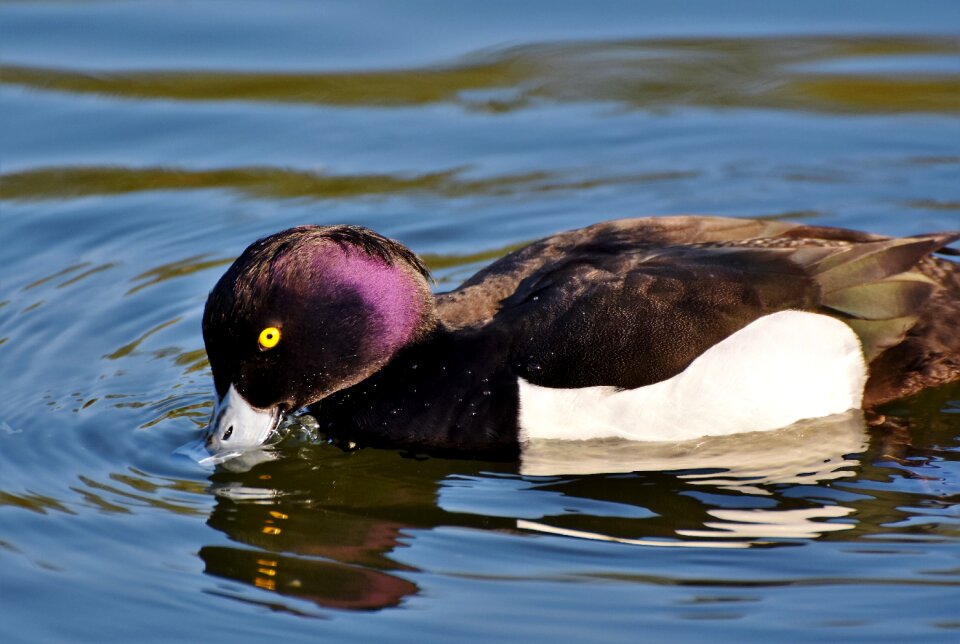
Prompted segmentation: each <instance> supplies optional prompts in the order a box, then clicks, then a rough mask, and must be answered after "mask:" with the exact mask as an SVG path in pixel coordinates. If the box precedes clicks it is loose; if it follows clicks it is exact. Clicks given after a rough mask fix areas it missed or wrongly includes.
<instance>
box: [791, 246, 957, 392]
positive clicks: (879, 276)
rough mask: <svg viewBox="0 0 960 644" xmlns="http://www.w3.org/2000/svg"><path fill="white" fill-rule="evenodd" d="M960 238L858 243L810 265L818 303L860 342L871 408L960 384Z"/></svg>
mask: <svg viewBox="0 0 960 644" xmlns="http://www.w3.org/2000/svg"><path fill="white" fill-rule="evenodd" d="M958 239H960V232H948V233H936V234H930V235H919V236H916V237H906V238H900V239H887V240H882V241H875V242H867V243H862V244H857V245H854V246H851V247H848V248H845V249H843V250H840V251H838V252H834V253H830V254H829V255H827V256H826V257H824V258H822V259H818V260H816V261H815V262H813V263H812V265H811V266H810V268H811V274H812V275H813V277H814V279H815V281H816V282H817V284H818V285H819V287H820V303H821V305H822V306H823V307H824V308H825V309H826V310H827V311H829V312H830V313H832V314H834V315H835V316H836V317H839V318H840V319H842V320H843V321H844V322H846V323H847V324H848V325H849V326H850V327H851V328H852V329H853V330H854V332H855V333H856V334H857V336H858V337H859V338H860V341H861V343H862V345H863V349H864V354H865V355H866V358H867V360H868V362H870V367H871V369H870V371H871V378H870V382H869V383H868V385H867V394H866V400H865V403H866V406H874V405H877V404H881V403H883V402H886V401H889V400H894V399H896V398H902V397H904V396H908V395H911V394H912V393H915V392H917V391H919V390H920V389H923V388H925V387H930V386H935V385H938V384H944V383H947V382H951V381H953V380H958V379H960V265H958V264H957V263H955V262H952V261H949V260H945V259H938V258H935V257H932V255H933V254H934V253H941V254H952V255H956V254H960V253H958V252H957V251H956V250H954V249H952V248H947V245H948V244H950V243H952V242H955V241H957V240H958Z"/></svg>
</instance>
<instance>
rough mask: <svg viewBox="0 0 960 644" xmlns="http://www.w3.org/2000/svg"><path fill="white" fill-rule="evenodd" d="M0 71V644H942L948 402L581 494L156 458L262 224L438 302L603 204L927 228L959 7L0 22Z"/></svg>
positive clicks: (601, 214)
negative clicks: (349, 229)
mask: <svg viewBox="0 0 960 644" xmlns="http://www.w3.org/2000/svg"><path fill="white" fill-rule="evenodd" d="M0 63H2V70H0V240H2V243H0V383H2V388H3V396H2V397H0V606H2V618H0V639H2V640H3V641H5V642H52V641H97V642H99V641H138V642H147V641H171V640H174V639H181V640H185V641H194V640H203V641H253V640H262V639H267V638H272V639H276V640H278V641H317V640H330V641H371V640H389V641H423V640H424V639H428V640H441V641H501V640H520V639H523V640H530V639H533V640H536V641H540V640H546V639H548V638H549V639H552V640H555V641H623V642H626V641H629V642H635V641H665V640H669V641H703V640H704V639H711V640H721V641H744V640H770V639H774V638H776V639H779V640H789V641H814V640H816V641H837V640H849V639H856V640H867V639H869V640H871V641H904V640H906V639H907V638H918V637H919V638H923V639H924V641H957V639H958V638H960V503H958V501H957V498H958V494H960V388H957V387H952V388H949V387H948V388H946V389H941V390H939V391H933V392H930V393H929V394H928V395H925V396H922V397H920V398H918V399H915V400H911V401H907V402H905V403H902V404H897V405H895V406H892V407H891V408H889V409H887V410H885V412H886V414H887V422H885V423H883V424H881V425H880V426H877V427H866V426H865V425H864V423H863V422H862V420H860V419H858V418H851V419H847V420H846V421H845V422H844V423H841V424H839V425H817V424H814V425H813V426H810V427H807V428H805V429H803V430H802V431H797V432H794V433H793V434H789V435H784V434H780V435H774V436H773V437H772V438H769V437H768V438H769V439H768V440H766V441H761V440H757V441H751V443H750V444H749V445H746V444H743V443H736V442H733V443H731V442H729V441H727V442H723V441H720V442H718V443H714V442H708V443H706V444H703V445H701V446H699V447H691V446H679V447H672V448H664V449H661V450H659V451H657V450H650V451H644V452H642V453H637V454H631V455H630V458H631V459H633V460H630V461H629V462H627V463H626V464H625V465H622V466H621V467H619V468H612V469H616V471H611V469H608V471H607V472H606V473H592V474H590V473H584V472H581V473H558V472H560V470H557V469H556V468H554V469H553V470H551V469H550V468H549V467H547V466H548V465H550V464H551V463H553V464H555V463H556V460H557V459H560V460H563V458H567V459H568V462H567V465H568V469H567V470H563V471H566V472H571V471H574V472H576V471H577V470H576V468H573V469H572V470H571V469H569V468H570V467H572V466H571V465H570V463H571V462H572V463H576V458H574V459H573V460H572V461H570V460H569V459H570V455H569V454H568V455H555V454H553V455H549V454H548V455H545V456H544V457H543V460H542V461H541V462H540V463H539V464H538V463H537V462H533V461H530V462H527V463H523V464H518V463H485V462H470V461H454V460H444V459H426V460H422V459H415V458H409V457H406V456H405V455H402V454H398V453H395V452H391V451H385V450H362V451H359V452H355V453H344V452H341V451H340V450H339V449H337V448H335V447H333V446H329V445H304V446H302V447H300V448H294V449H288V450H286V451H285V452H284V453H283V454H282V458H280V459H279V460H275V461H270V462H264V463H260V464H257V465H254V466H252V467H250V468H249V469H245V470H244V471H235V470H226V469H225V470H221V471H216V472H211V471H208V470H204V469H202V468H200V467H199V466H197V465H196V464H195V463H193V462H192V461H190V460H188V459H185V458H182V457H179V456H177V455H175V454H174V450H175V449H176V448H177V447H178V446H179V445H181V444H183V443H185V442H187V441H188V440H190V439H192V438H195V437H196V436H197V434H198V431H199V428H200V427H202V425H203V424H204V423H205V421H206V418H207V416H208V415H209V411H210V402H211V397H212V387H211V381H210V376H209V369H208V366H207V363H206V360H205V356H204V353H203V344H202V340H201V337H200V316H201V313H202V308H203V303H204V300H205V297H206V294H207V292H208V291H209V289H210V288H211V286H212V285H213V283H214V282H215V280H216V279H217V277H218V276H219V275H220V273H221V272H222V270H223V269H224V267H225V266H226V265H227V264H228V263H229V262H230V261H231V259H232V258H233V257H235V256H236V255H237V254H238V253H239V252H240V251H241V250H242V249H243V248H244V247H245V246H246V245H247V244H248V243H249V242H250V241H252V240H254V239H256V238H257V237H259V236H262V235H265V234H268V233H270V232H274V231H277V230H280V229H282V228H285V227H288V226H292V225H296V224H302V223H320V224H324V223H339V222H345V223H356V224H362V225H366V226H369V227H371V228H374V229H376V230H378V231H379V232H381V233H383V234H386V235H388V236H390V237H394V238H397V239H400V240H401V241H403V242H404V243H406V244H407V245H409V246H410V247H411V248H413V249H414V250H415V251H417V252H418V253H420V254H421V255H423V256H424V257H425V258H426V259H427V261H428V263H429V264H430V265H431V266H432V267H433V268H434V271H435V273H436V276H437V278H438V289H440V290H443V289H447V288H452V287H454V286H456V285H457V284H458V283H459V282H460V281H462V280H463V279H465V278H466V277H468V276H469V275H471V274H472V273H473V272H474V271H476V270H477V269H478V268H480V267H482V266H483V265H484V264H486V263H487V262H489V261H490V260H491V259H492V258H494V257H497V256H498V255H500V254H502V253H504V252H506V249H508V248H510V247H512V246H514V245H516V244H519V243H523V242H525V241H529V240H533V239H536V238H538V237H541V236H544V235H547V234H550V233H552V232H555V231H558V230H563V229H568V228H572V227H577V226H582V225H587V224H590V223H593V222H596V221H600V220H604V219H609V218H613V217H620V216H636V215H649V214H677V213H704V214H719V215H731V216H747V217H768V218H785V219H790V220H796V221H805V222H811V223H816V224H822V225H838V226H847V227H854V228H862V229H869V230H872V231H875V232H880V233H886V234H895V235H906V234H915V233H921V232H927V231H933V230H943V229H950V228H960V4H957V3H955V2H950V1H948V0H944V1H941V2H912V3H909V4H905V3H897V2H846V3H835V2H805V3H791V4H789V5H785V4H783V3H769V2H746V1H735V2H727V3H713V2H689V3H675V2H644V3H630V2H591V3H574V2H550V3H546V2H544V3H541V2H523V3H516V2H514V3H507V2H483V3H479V2H477V3H445V2H407V3H389V2H380V3H378V2H306V1H303V2H296V1H286V0H284V1H274V2H266V1H242V0H241V1H234V2H221V1H217V0H206V1H200V2H193V3H177V2H163V1H159V0H144V1H141V2H2V3H0ZM605 456H609V455H605ZM621 456H622V454H621ZM582 461H583V459H581V464H582ZM235 469H236V470H243V468H235Z"/></svg>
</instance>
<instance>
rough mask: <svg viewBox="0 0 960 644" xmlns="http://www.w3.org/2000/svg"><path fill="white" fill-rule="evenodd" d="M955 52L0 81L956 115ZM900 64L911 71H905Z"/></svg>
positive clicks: (815, 40)
mask: <svg viewBox="0 0 960 644" xmlns="http://www.w3.org/2000/svg"><path fill="white" fill-rule="evenodd" d="M958 53H960V46H958V44H957V41H956V39H953V38H936V37H919V36H918V37H889V36H873V37H862V38H850V37H849V36H844V37H838V38H833V37H823V36H792V37H786V36H784V37H777V38H753V39H744V38H740V39H729V38H717V39H695V38H684V39H656V40H638V41H608V42H561V43H548V44H535V45H526V46H520V47H512V48H508V49H504V50H500V51H495V52H492V53H491V52H484V53H481V54H477V55H473V56H468V57H465V58H462V59H460V60H457V61H454V62H452V63H450V64H446V65H431V66H427V67H423V68H419V69H398V70H376V71H353V72H339V71H338V72H329V73H258V72H213V71H180V70H171V71H116V72H104V71H97V72H96V73H88V72H80V71H74V70H70V69H53V68H43V67H29V66H22V65H7V66H5V67H4V69H3V82H4V83H6V84H10V85H20V86H24V87H30V88H35V89H43V90H54V91H59V92H70V93H78V94H88V93H89V94H103V95H109V96H119V97H123V98H139V99H168V100H176V101H260V102H277V103H310V104H322V105H331V106H342V107H357V106H393V107H403V106H425V105H430V104H435V103H454V104H459V105H461V106H463V107H464V108H466V109H471V110H481V111H486V112H491V113H501V112H508V111H513V110H519V109H525V108H528V107H534V106H536V105H537V103H538V102H542V101H554V102H562V103H567V102H591V103H595V102H617V103H619V104H621V105H625V106H628V107H630V108H633V109H658V108H662V107H665V106H671V107H675V106H678V105H690V106H699V107H709V108H731V107H739V108H751V109H802V110H812V111H819V112H848V111H856V112H861V113H862V112H915V111H918V112H956V111H957V110H958V109H960V99H958V97H957V94H956V76H955V75H954V74H952V73H950V72H949V71H944V70H943V68H942V67H943V65H938V63H939V60H938V58H939V59H941V60H942V58H943V57H949V56H956V55H957V54H958ZM905 66H907V67H910V68H911V69H910V72H912V73H909V74H905V73H903V69H904V67H905ZM947 69H949V66H947Z"/></svg>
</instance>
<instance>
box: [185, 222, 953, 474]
mask: <svg viewBox="0 0 960 644" xmlns="http://www.w3.org/2000/svg"><path fill="white" fill-rule="evenodd" d="M958 239H960V232H940V233H931V234H922V235H916V236H911V237H888V236H883V235H877V234H872V233H866V232H859V231H854V230H848V229H842V228H831V227H823V226H813V225H806V224H801V223H789V222H785V221H771V220H760V219H746V218H729V217H713V216H697V215H683V216H660V217H641V218H630V219H618V220H611V221H605V222H601V223H597V224H594V225H591V226H587V227H585V228H580V229H577V230H571V231H567V232H561V233H558V234H554V235H552V236H549V237H546V238H544V239H540V240H538V241H535V242H533V243H530V244H528V245H526V246H524V247H522V248H520V249H518V250H515V251H513V252H511V253H509V254H507V255H506V256H504V257H502V258H501V259H499V260H497V261H495V262H493V263H492V264H490V265H488V266H487V267H485V268H483V269H482V270H480V271H479V272H478V273H476V274H475V275H474V276H473V277H470V278H469V279H467V280H466V281H465V282H464V283H462V284H461V285H460V286H458V287H457V288H454V289H453V290H451V291H448V292H444V293H438V294H434V293H433V291H432V287H431V284H432V281H431V275H430V271H429V270H428V268H427V266H426V265H425V263H424V262H423V260H421V259H420V258H419V257H418V256H417V255H416V254H415V253H414V252H413V251H411V250H410V249H409V248H407V247H406V246H404V245H403V244H401V243H399V242H397V241H395V240H392V239H389V238H387V237H384V236H382V235H380V234H378V233H376V232H373V231H372V230H369V229H367V228H364V227H361V226H355V225H323V226H321V225H306V226H298V227H295V228H290V229H287V230H283V231H281V232H277V233H275V234H271V235H269V236H266V237H264V238H262V239H259V240H257V241H255V242H253V243H252V244H251V245H250V246H249V247H247V248H246V250H244V251H243V253H242V254H241V255H240V256H239V257H238V258H237V259H236V261H234V262H233V264H232V265H230V267H229V268H228V269H227V270H226V272H225V273H224V274H223V275H222V277H220V279H219V280H218V281H217V282H216V284H215V285H214V287H213V288H212V290H211V291H210V293H209V295H208V297H207V300H206V305H205V307H204V312H203V321H202V332H203V340H204V345H205V348H206V352H207V356H208V359H209V363H210V368H211V372H212V375H213V384H214V389H215V401H214V407H213V413H212V416H211V420H210V423H209V425H208V427H207V429H206V430H205V439H204V440H205V443H206V449H207V450H208V451H209V452H211V453H215V454H217V453H219V454H224V453H229V454H239V453H242V452H244V451H245V450H249V449H254V448H259V447H260V446H261V445H263V444H264V443H267V442H268V441H269V440H270V438H271V437H272V436H275V435H276V433H277V429H278V427H279V426H280V424H281V421H282V420H283V419H284V417H286V416H288V415H291V414H296V413H297V412H299V411H303V410H306V411H307V412H309V413H310V414H311V415H312V416H313V417H315V418H316V419H317V421H318V423H319V427H320V429H321V430H322V432H323V433H324V434H325V435H326V436H327V437H328V439H329V440H330V441H331V442H335V443H336V444H338V445H341V446H344V448H345V449H346V448H349V449H356V448H360V447H380V448H389V449H400V450H405V451H407V452H410V453H418V454H419V453H426V454H439V455H456V456H466V457H491V458H492V457H502V458H508V459H509V458H516V457H517V456H518V455H520V454H521V452H522V449H523V446H524V445H525V444H527V443H529V442H530V441H532V440H539V439H557V440H587V439H592V438H603V437H617V438H620V439H626V440H635V441H678V440H689V439H691V438H695V437H697V436H709V435H717V434H735V433H748V432H753V431H765V430H771V429H779V428H782V427H784V426H788V425H790V424H791V423H793V422H796V421H799V420H802V419H806V418H816V417H823V416H829V415H831V414H837V413H842V412H845V411H847V410H850V409H864V410H870V409H874V408H876V407H878V406H880V405H883V404H886V403H889V402H891V401H895V400H898V399H902V398H905V397H908V396H911V395H914V394H916V393H918V392H920V391H922V390H924V389H927V388H930V387H937V386H941V385H944V384H947V383H950V382H954V381H957V380H960V267H958V264H957V263H956V262H954V261H952V260H951V259H949V258H948V257H946V256H947V255H958V254H960V252H958V251H957V250H955V249H953V248H951V247H950V246H949V245H950V244H951V243H952V242H955V241H956V240H958Z"/></svg>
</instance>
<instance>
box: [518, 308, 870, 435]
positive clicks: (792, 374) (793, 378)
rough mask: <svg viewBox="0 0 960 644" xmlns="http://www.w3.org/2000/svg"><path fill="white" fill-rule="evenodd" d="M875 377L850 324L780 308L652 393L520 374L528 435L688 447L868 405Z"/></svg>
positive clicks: (644, 389)
mask: <svg viewBox="0 0 960 644" xmlns="http://www.w3.org/2000/svg"><path fill="white" fill-rule="evenodd" d="M866 380H867V366H866V362H865V360H864V358H863V352H862V349H861V347H860V341H859V340H858V339H857V336H856V335H855V334H854V333H853V331H852V330H851V329H850V327H848V326H847V325H846V324H844V323H843V322H840V321H839V320H835V319H834V318H831V317H828V316H826V315H819V314H816V313H806V312H802V311H781V312H779V313H773V314H771V315H767V316H764V317H762V318H760V319H758V320H755V321H754V322H752V323H751V324H749V325H747V326H746V327H744V328H743V329H741V330H740V331H738V332H736V333H734V334H733V335H731V336H730V337H728V338H726V339H725V340H723V341H722V342H719V343H718V344H716V345H714V346H713V347H711V348H710V349H708V350H707V351H705V352H704V353H703V354H702V355H701V356H699V357H698V358H697V359H696V360H694V361H693V362H692V363H691V364H690V366H689V367H687V369H686V370H684V371H683V372H682V373H680V374H678V375H676V376H674V377H673V378H670V379H669V380H665V381H663V382H658V383H656V384H653V385H649V386H646V387H639V388H637V389H628V390H618V389H616V388H615V387H584V388H582V389H550V388H547V387H539V386H537V385H533V384H530V383H529V382H527V381H525V380H523V379H522V378H521V379H520V418H519V421H520V439H521V441H522V442H526V441H529V440H532V439H561V440H586V439H593V438H608V437H619V438H625V439H629V440H637V441H681V440H689V439H692V438H698V437H700V436H723V435H728V434H738V433H743V432H757V431H768V430H772V429H779V428H781V427H786V426H788V425H791V424H793V423H795V422H797V421H799V420H803V419H805V418H819V417H822V416H829V415H831V414H838V413H841V412H844V411H847V410H849V409H857V408H859V407H860V405H861V403H862V400H863V388H864V385H865V384H866Z"/></svg>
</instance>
